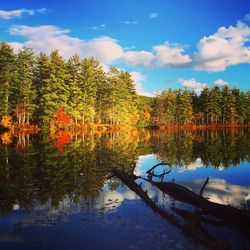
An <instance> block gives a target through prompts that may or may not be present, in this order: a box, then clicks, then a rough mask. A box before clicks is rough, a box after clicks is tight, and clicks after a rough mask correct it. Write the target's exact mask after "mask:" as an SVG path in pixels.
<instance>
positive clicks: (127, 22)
mask: <svg viewBox="0 0 250 250" xmlns="http://www.w3.org/2000/svg"><path fill="white" fill-rule="evenodd" d="M122 23H123V24H127V25H130V24H132V25H136V24H138V21H128V20H127V21H122Z"/></svg>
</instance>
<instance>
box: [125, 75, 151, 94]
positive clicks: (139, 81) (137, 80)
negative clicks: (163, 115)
mask: <svg viewBox="0 0 250 250" xmlns="http://www.w3.org/2000/svg"><path fill="white" fill-rule="evenodd" d="M130 75H131V77H132V79H133V81H134V84H135V88H136V92H137V93H138V94H139V95H143V96H150V97H152V96H154V94H152V93H150V92H145V91H144V90H143V81H145V80H146V76H145V75H143V74H142V73H141V72H139V71H133V72H130Z"/></svg>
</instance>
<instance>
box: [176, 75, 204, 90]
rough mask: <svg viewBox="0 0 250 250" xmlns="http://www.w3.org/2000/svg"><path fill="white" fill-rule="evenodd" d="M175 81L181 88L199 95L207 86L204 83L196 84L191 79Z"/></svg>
mask: <svg viewBox="0 0 250 250" xmlns="http://www.w3.org/2000/svg"><path fill="white" fill-rule="evenodd" d="M176 81H177V82H178V83H180V84H181V85H182V86H183V87H187V88H191V89H193V90H194V91H195V92H196V93H200V92H201V91H202V89H203V88H204V87H206V86H207V84H206V83H200V82H197V81H196V80H195V79H194V78H191V79H189V80H185V79H183V78H178V79H177V80H176Z"/></svg>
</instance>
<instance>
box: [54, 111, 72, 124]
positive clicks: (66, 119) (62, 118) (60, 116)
mask: <svg viewBox="0 0 250 250" xmlns="http://www.w3.org/2000/svg"><path fill="white" fill-rule="evenodd" d="M55 114H56V116H57V121H58V123H61V124H63V125H67V124H69V123H70V120H71V118H70V116H69V115H65V114H64V113H63V108H62V107H59V108H58V109H57V111H56V112H55Z"/></svg>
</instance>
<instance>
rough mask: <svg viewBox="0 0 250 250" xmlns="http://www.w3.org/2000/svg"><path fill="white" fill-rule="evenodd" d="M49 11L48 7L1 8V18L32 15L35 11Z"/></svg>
mask: <svg viewBox="0 0 250 250" xmlns="http://www.w3.org/2000/svg"><path fill="white" fill-rule="evenodd" d="M46 11H47V9H46V8H40V9H37V10H29V9H18V10H0V19H6V20H9V19H13V18H20V17H22V16H23V15H25V14H27V15H30V16H33V15H35V13H36V12H37V13H45V12H46Z"/></svg>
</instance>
